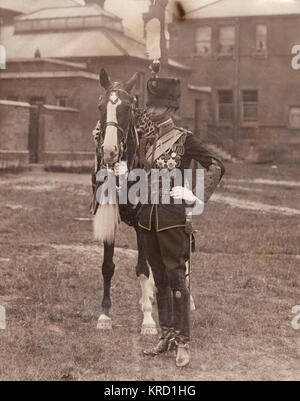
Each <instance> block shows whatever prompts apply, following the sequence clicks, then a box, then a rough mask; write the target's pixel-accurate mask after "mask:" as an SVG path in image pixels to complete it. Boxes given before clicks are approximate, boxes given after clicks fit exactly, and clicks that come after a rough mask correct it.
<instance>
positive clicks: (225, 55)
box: [217, 23, 237, 57]
mask: <svg viewBox="0 0 300 401" xmlns="http://www.w3.org/2000/svg"><path fill="white" fill-rule="evenodd" d="M225 28H233V31H234V44H233V50H232V52H231V53H229V52H226V51H224V50H223V51H222V50H220V46H221V45H222V43H221V32H222V29H225ZM236 44H237V35H236V24H234V23H228V24H224V25H220V26H219V32H218V48H217V54H218V56H219V57H234V56H235V52H236Z"/></svg>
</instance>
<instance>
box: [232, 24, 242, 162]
mask: <svg viewBox="0 0 300 401" xmlns="http://www.w3.org/2000/svg"><path fill="white" fill-rule="evenodd" d="M235 37H236V50H235V71H234V122H233V141H234V153H235V156H237V142H238V139H239V130H240V73H241V71H240V69H241V68H240V67H241V66H240V57H241V48H240V21H239V19H237V20H236V23H235Z"/></svg>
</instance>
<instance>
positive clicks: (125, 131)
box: [97, 85, 139, 169]
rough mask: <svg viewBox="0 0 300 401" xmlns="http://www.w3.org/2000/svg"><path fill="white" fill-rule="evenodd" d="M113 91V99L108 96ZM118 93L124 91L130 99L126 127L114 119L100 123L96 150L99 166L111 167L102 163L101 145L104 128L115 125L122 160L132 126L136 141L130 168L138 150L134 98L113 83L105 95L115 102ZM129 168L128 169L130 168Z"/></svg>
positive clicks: (117, 98)
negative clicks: (118, 133) (118, 134)
mask: <svg viewBox="0 0 300 401" xmlns="http://www.w3.org/2000/svg"><path fill="white" fill-rule="evenodd" d="M112 92H114V93H116V95H117V96H116V99H115V100H113V99H111V98H110V95H111V93H112ZM120 93H124V94H125V95H126V96H127V97H128V98H129V100H130V109H131V110H130V119H129V121H128V124H127V126H126V128H123V127H121V126H120V124H118V123H116V122H115V121H107V122H105V123H100V124H101V127H100V141H99V143H98V146H97V151H98V153H99V155H100V157H101V168H113V167H114V166H113V165H109V164H105V163H104V157H103V146H104V136H105V132H106V128H107V127H115V128H117V130H118V132H120V133H121V138H119V136H118V138H119V159H120V160H122V159H123V158H124V155H125V154H126V152H127V142H128V137H129V132H130V128H131V127H133V131H134V135H135V141H136V146H135V152H134V157H133V159H132V161H131V166H130V167H131V168H132V167H133V164H134V159H135V156H136V154H137V151H138V147H139V137H138V134H137V131H136V128H135V115H134V107H133V105H134V102H135V98H134V96H132V95H131V94H130V93H128V92H127V91H125V90H124V89H121V88H118V87H117V88H116V87H114V86H113V85H112V86H111V87H110V88H108V89H107V91H106V94H105V96H106V97H108V99H109V102H111V103H112V104H117V103H118V101H119V100H120V96H119V94H120ZM131 168H130V169H131Z"/></svg>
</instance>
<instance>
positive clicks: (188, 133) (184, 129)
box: [176, 127, 194, 136]
mask: <svg viewBox="0 0 300 401" xmlns="http://www.w3.org/2000/svg"><path fill="white" fill-rule="evenodd" d="M176 129H178V131H181V132H184V133H185V134H186V136H190V135H194V133H193V132H192V131H189V130H188V129H186V128H182V127H176Z"/></svg>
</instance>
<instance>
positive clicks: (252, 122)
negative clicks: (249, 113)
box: [240, 88, 259, 125]
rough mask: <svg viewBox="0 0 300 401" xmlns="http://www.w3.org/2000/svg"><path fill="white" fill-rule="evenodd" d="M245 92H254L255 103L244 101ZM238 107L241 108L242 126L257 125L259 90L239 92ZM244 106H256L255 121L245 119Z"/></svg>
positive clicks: (245, 89)
mask: <svg viewBox="0 0 300 401" xmlns="http://www.w3.org/2000/svg"><path fill="white" fill-rule="evenodd" d="M245 92H256V93H257V101H247V102H245V101H244V94H245ZM240 99H241V101H240V107H241V122H242V124H243V125H257V123H258V120H259V109H258V107H259V90H258V89H255V88H244V89H242V90H241V94H240ZM245 105H256V119H253V120H252V119H250V120H247V119H245Z"/></svg>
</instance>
